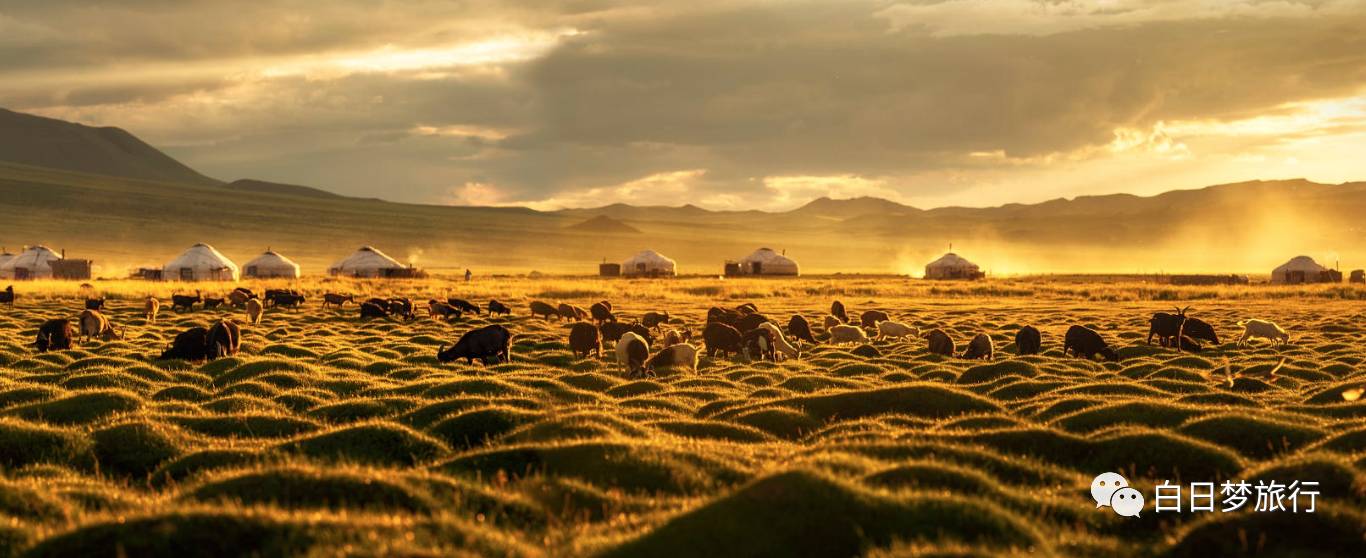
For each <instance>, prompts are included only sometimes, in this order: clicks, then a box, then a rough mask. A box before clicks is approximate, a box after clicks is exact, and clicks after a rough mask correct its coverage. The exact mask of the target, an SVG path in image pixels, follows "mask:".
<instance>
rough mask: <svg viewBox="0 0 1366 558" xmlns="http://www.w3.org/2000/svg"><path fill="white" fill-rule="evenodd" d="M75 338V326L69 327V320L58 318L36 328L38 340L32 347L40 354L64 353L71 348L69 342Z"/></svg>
mask: <svg viewBox="0 0 1366 558" xmlns="http://www.w3.org/2000/svg"><path fill="white" fill-rule="evenodd" d="M75 338H76V326H74V325H71V320H68V319H64V318H58V319H55V320H48V321H46V322H43V325H41V326H38V340H37V341H36V342H34V344H33V345H34V347H36V348H37V349H38V352H40V353H45V352H48V351H65V350H69V349H70V348H71V341H72V340H73V339H75Z"/></svg>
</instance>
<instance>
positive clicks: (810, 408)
mask: <svg viewBox="0 0 1366 558" xmlns="http://www.w3.org/2000/svg"><path fill="white" fill-rule="evenodd" d="M760 405H762V406H777V407H786V408H790V409H801V410H803V411H805V413H806V414H807V415H810V416H811V417H813V418H815V419H817V420H819V421H822V422H825V421H829V420H832V419H834V418H836V417H838V418H840V419H856V418H862V417H870V416H876V415H883V414H901V415H910V416H916V417H923V418H946V417H951V416H956V415H962V414H969V413H983V412H995V411H1000V410H1001V407H1000V406H999V405H997V404H996V403H994V402H992V401H991V400H990V399H987V398H985V397H981V396H979V395H975V394H973V393H970V392H967V391H963V390H959V389H955V388H951V387H948V386H942V385H937V384H928V383H921V384H912V385H904V386H896V387H890V388H880V389H870V390H857V391H845V392H841V393H835V394H830V395H810V396H804V397H794V398H789V399H780V400H776V401H772V402H768V403H763V404H760ZM745 410H746V408H745V407H741V408H738V409H731V410H728V411H726V412H723V413H721V414H719V415H718V416H717V418H722V419H726V418H730V417H734V416H737V415H739V414H740V413H742V412H744V411H745Z"/></svg>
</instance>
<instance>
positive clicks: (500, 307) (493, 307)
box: [489, 300, 512, 316]
mask: <svg viewBox="0 0 1366 558" xmlns="http://www.w3.org/2000/svg"><path fill="white" fill-rule="evenodd" d="M494 314H507V315H511V314H512V309H511V308H508V307H507V305H506V304H503V303H501V302H498V301H496V300H490V301H489V315H490V316H492V315H494Z"/></svg>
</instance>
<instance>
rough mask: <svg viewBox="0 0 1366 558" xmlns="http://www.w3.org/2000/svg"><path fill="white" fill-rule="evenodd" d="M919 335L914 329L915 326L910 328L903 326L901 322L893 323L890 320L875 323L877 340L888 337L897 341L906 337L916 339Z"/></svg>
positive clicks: (917, 330) (918, 331)
mask: <svg viewBox="0 0 1366 558" xmlns="http://www.w3.org/2000/svg"><path fill="white" fill-rule="evenodd" d="M919 335H920V330H919V329H916V327H915V326H910V325H906V324H903V323H901V322H894V321H891V320H884V321H881V322H878V323H877V338H878V339H886V338H888V337H895V338H897V339H901V338H903V337H908V336H910V337H918V336H919Z"/></svg>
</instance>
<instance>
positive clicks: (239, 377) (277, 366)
mask: <svg viewBox="0 0 1366 558" xmlns="http://www.w3.org/2000/svg"><path fill="white" fill-rule="evenodd" d="M200 371H201V372H206V373H208V374H209V375H210V376H211V377H213V385H214V387H219V388H222V387H227V386H230V385H233V384H236V383H238V382H245V381H247V380H251V379H253V378H256V377H258V376H265V375H267V374H274V373H280V372H285V373H302V374H308V373H311V371H310V370H309V368H308V366H307V365H305V364H303V363H299V362H293V361H289V360H281V359H261V360H256V361H252V362H243V363H241V364H238V365H237V366H234V367H232V368H230V369H225V370H224V371H223V372H222V373H219V374H213V373H212V372H209V371H207V370H204V369H202V368H201V369H200Z"/></svg>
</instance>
